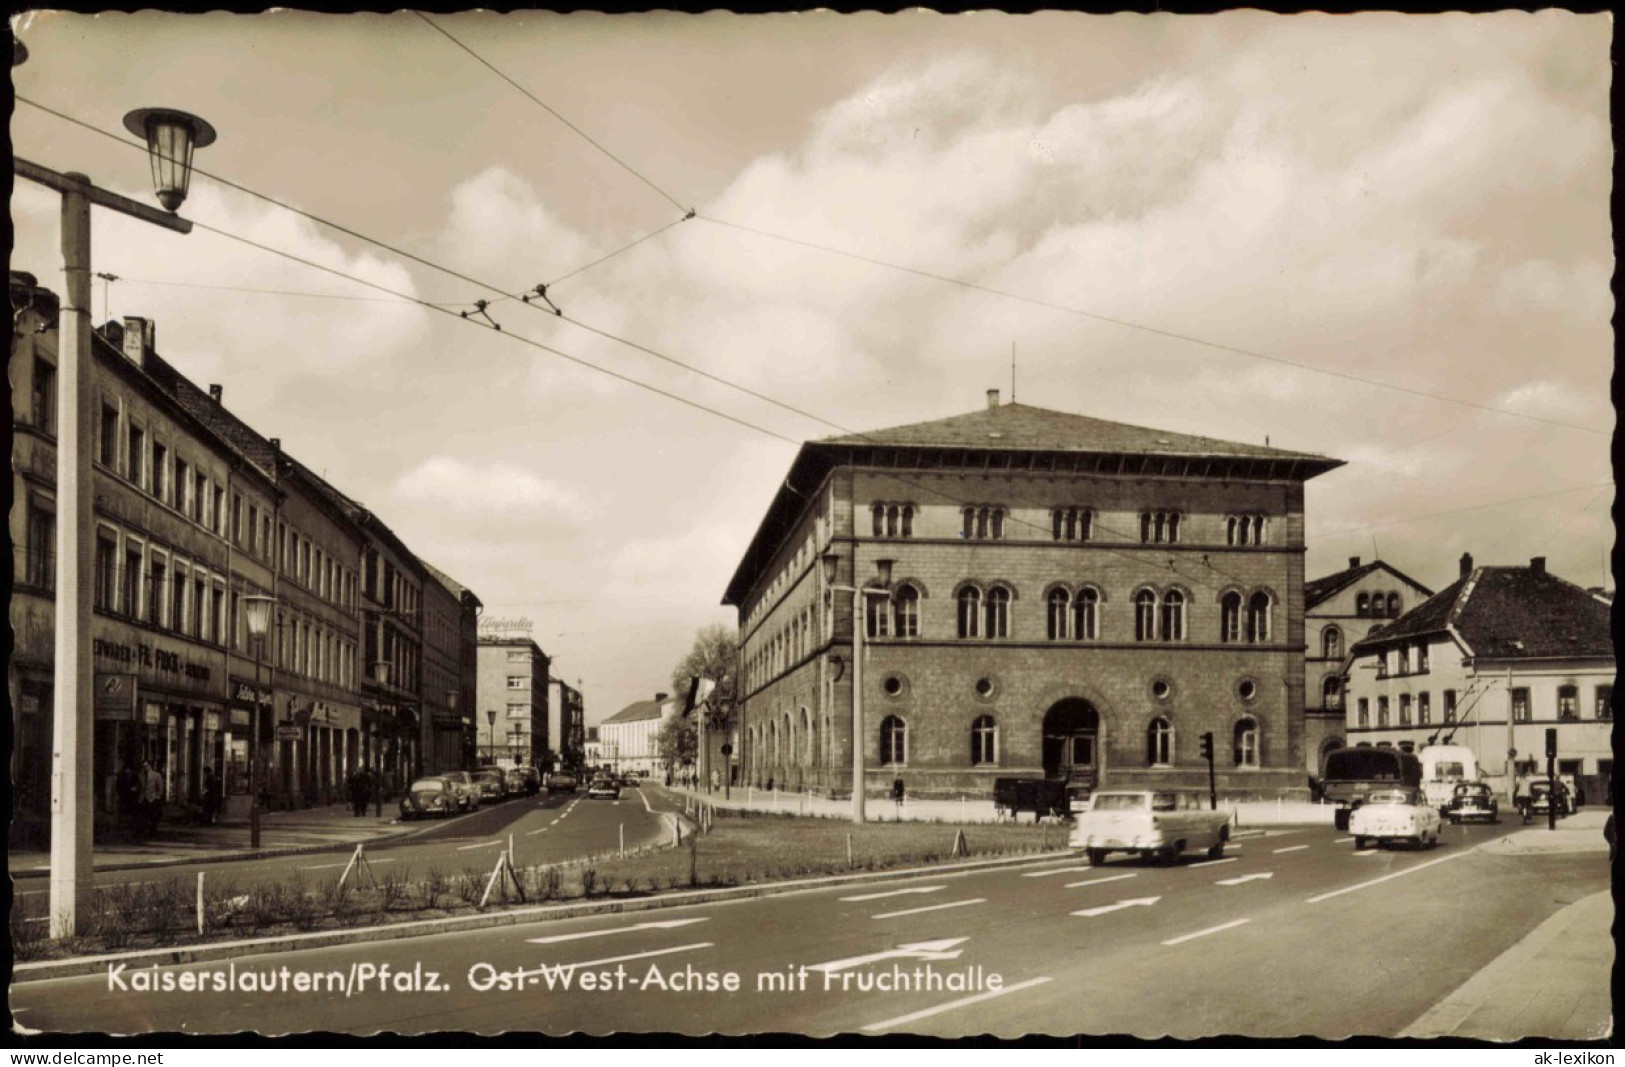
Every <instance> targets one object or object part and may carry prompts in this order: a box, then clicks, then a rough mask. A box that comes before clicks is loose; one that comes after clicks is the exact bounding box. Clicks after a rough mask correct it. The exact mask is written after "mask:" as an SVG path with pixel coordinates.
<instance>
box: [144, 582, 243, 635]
mask: <svg viewBox="0 0 1625 1067" xmlns="http://www.w3.org/2000/svg"><path fill="white" fill-rule="evenodd" d="M209 599H210V602H211V610H210V613H209V617H210V618H211V619H213V620H214V640H215V643H216V644H221V645H223V644H226V642H227V640H228V639H229V637H230V635H229V634H228V633H227V632H226V631H227V629H228V627H229V626H230V623H229V622H228V620H227V619H226V616H225V614H224V611H225V605H226V593H225V590H223V589H215V590H213V591H212V592H211V593H210V594H209ZM132 614H133V612H132Z"/></svg>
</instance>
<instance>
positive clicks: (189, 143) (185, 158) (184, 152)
mask: <svg viewBox="0 0 1625 1067" xmlns="http://www.w3.org/2000/svg"><path fill="white" fill-rule="evenodd" d="M124 128H125V129H127V130H129V131H130V132H131V133H133V134H137V135H139V136H141V137H145V138H146V139H147V156H148V158H150V159H151V160H152V184H153V187H154V189H156V190H157V195H158V202H159V203H160V204H162V205H164V207H166V208H168V209H169V210H170V211H172V212H173V211H179V210H180V206H181V204H182V203H184V202H185V201H186V192H187V188H188V187H189V186H190V185H191V183H192V152H193V150H195V149H198V148H207V147H208V146H209V145H212V144H214V140H215V132H214V127H213V126H210V125H209V124H208V123H207V122H204V121H203V120H202V119H200V118H198V117H197V116H196V115H192V114H188V113H187V112H185V111H176V110H174V109H173V108H167V107H143V108H139V109H137V110H135V111H132V112H130V113H129V114H128V115H125V116H124Z"/></svg>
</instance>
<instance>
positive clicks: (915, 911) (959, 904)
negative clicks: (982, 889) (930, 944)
mask: <svg viewBox="0 0 1625 1067" xmlns="http://www.w3.org/2000/svg"><path fill="white" fill-rule="evenodd" d="M986 903H987V898H986V897H976V898H975V899H974V900H954V901H950V902H949V903H947V904H931V905H929V906H927V907H924V908H909V909H908V910H907V911H888V912H886V913H885V914H883V915H871V916H870V918H871V919H900V918H902V917H903V916H905V915H919V914H921V913H923V912H927V911H942V910H943V909H944V908H963V907H964V906H965V905H967V904H986Z"/></svg>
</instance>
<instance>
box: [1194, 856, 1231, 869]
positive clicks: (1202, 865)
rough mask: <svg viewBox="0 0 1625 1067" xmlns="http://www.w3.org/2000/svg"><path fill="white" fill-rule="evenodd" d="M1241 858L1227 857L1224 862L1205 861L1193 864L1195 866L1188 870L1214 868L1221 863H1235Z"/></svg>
mask: <svg viewBox="0 0 1625 1067" xmlns="http://www.w3.org/2000/svg"><path fill="white" fill-rule="evenodd" d="M1240 858H1241V857H1240V856H1226V857H1225V858H1224V859H1222V860H1203V861H1202V862H1201V863H1193V864H1191V865H1190V866H1189V867H1188V868H1186V869H1187V870H1192V871H1194V870H1196V868H1198V867H1212V866H1214V865H1216V864H1220V863H1235V862H1236V861H1237V860H1239V859H1240Z"/></svg>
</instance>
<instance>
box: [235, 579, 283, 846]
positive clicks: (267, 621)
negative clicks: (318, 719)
mask: <svg viewBox="0 0 1625 1067" xmlns="http://www.w3.org/2000/svg"><path fill="white" fill-rule="evenodd" d="M241 603H242V605H243V619H244V621H245V622H247V624H248V639H249V640H250V641H252V642H254V710H253V712H252V713H251V714H250V715H249V720H248V847H249V848H252V849H257V848H259V847H260V664H261V663H262V662H264V660H265V638H266V635H267V634H269V633H270V631H271V608H272V606H274V605H275V604H276V597H274V596H245V597H243V598H242V601H241ZM271 707H272V708H273V709H274V708H275V707H276V701H275V700H274V699H273V700H272V701H271Z"/></svg>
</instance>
